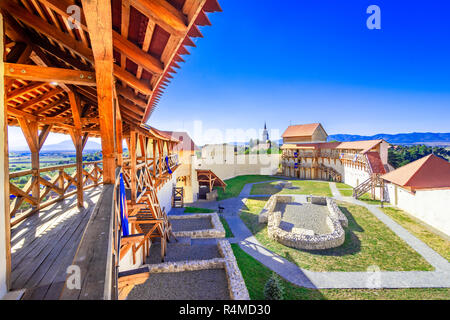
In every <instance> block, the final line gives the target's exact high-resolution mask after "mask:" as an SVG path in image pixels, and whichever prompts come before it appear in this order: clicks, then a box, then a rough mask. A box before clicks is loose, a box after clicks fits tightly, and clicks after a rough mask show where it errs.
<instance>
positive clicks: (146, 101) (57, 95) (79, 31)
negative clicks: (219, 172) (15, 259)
mask: <svg viewBox="0 0 450 320" xmlns="http://www.w3.org/2000/svg"><path fill="white" fill-rule="evenodd" d="M216 11H221V8H220V6H219V4H218V3H217V0H136V1H129V0H0V15H1V18H2V19H0V21H1V20H3V21H4V34H2V39H3V40H4V41H3V42H4V48H5V49H4V52H2V53H3V54H2V59H3V64H2V68H3V70H2V71H4V97H5V110H6V119H5V120H6V122H7V125H8V126H18V127H20V128H21V130H22V132H23V134H24V136H25V138H26V141H27V144H28V147H29V149H30V151H31V159H32V161H31V162H32V163H31V169H30V170H26V171H22V172H15V173H11V174H10V179H13V178H17V177H28V178H29V181H28V183H27V184H26V185H25V187H24V188H22V189H21V188H19V187H17V186H16V185H14V183H10V184H9V191H8V188H6V191H5V202H6V203H7V202H8V201H10V215H9V218H10V219H11V221H9V220H8V221H7V222H8V223H7V226H8V228H9V222H11V223H12V224H17V223H20V222H21V221H23V220H24V219H26V217H27V216H29V215H31V214H33V213H35V212H38V211H39V209H41V208H43V207H45V206H48V205H50V204H52V203H54V202H56V201H59V200H61V199H63V198H65V197H67V196H69V195H72V194H77V197H78V206H80V207H81V206H83V201H84V199H83V190H85V189H86V188H91V187H95V186H97V185H100V184H102V185H103V193H102V199H103V200H102V201H106V202H108V203H110V202H111V204H110V205H108V208H109V209H108V210H109V211H108V212H97V213H96V214H98V215H100V216H102V217H103V218H105V219H110V220H111V226H113V229H108V230H106V231H107V233H108V234H109V235H110V237H106V238H105V241H107V242H108V241H109V242H111V241H114V245H113V246H111V243H109V244H108V243H107V244H105V245H103V246H102V248H103V249H104V250H111V252H110V255H108V256H107V258H106V260H102V261H97V262H98V263H100V264H101V263H105V264H106V267H105V270H104V271H105V272H106V280H105V274H102V275H93V276H92V277H93V278H92V279H94V278H96V277H97V278H98V277H100V278H101V277H103V280H105V281H103V283H104V285H105V286H109V289H110V290H106V287H105V288H101V289H99V290H93V292H92V294H91V295H90V296H89V297H90V299H93V298H94V299H95V298H97V299H114V298H117V297H118V293H117V290H118V289H117V274H118V273H117V270H115V268H116V269H117V266H118V263H119V261H120V252H121V250H122V249H123V248H118V247H117V246H116V243H117V242H116V241H117V238H119V239H120V237H121V235H120V230H121V229H120V223H119V220H120V219H119V220H118V217H120V216H119V215H118V214H117V210H119V209H118V208H120V206H118V201H119V200H118V196H117V192H118V191H117V190H118V182H117V179H118V177H120V175H121V174H123V176H124V177H125V183H126V184H127V187H128V188H129V190H130V191H131V194H130V198H129V199H128V202H129V204H130V208H131V209H130V210H132V211H133V210H135V208H137V207H139V206H142V201H144V200H143V197H144V196H145V197H146V199H147V200H145V201H147V202H145V201H144V204H145V203H146V204H147V205H149V206H152V205H153V204H158V203H157V201H158V200H157V198H156V199H155V197H156V192H157V190H159V189H160V188H161V187H162V186H163V185H164V183H165V182H167V181H168V180H169V179H171V176H172V173H173V172H174V171H175V170H176V168H177V167H178V159H177V155H176V154H175V153H174V152H173V148H174V146H175V144H176V143H177V142H178V141H176V140H174V139H171V138H170V137H169V136H167V135H166V134H165V133H164V132H162V131H159V130H156V129H155V128H152V127H149V126H146V125H145V123H146V122H147V121H148V119H149V117H150V115H151V114H152V112H153V110H154V109H155V107H156V105H157V103H158V101H159V99H160V97H161V95H162V93H163V90H164V89H165V88H166V87H167V85H168V84H169V83H170V81H171V79H172V78H173V74H175V73H176V72H177V71H176V69H177V68H180V65H179V63H180V62H184V59H183V58H182V55H187V54H189V51H188V50H187V48H186V47H189V46H191V47H195V43H194V41H193V40H192V38H197V37H203V36H202V34H201V32H200V30H199V28H198V27H199V26H206V25H210V24H211V23H210V21H209V19H208V17H207V15H206V13H208V12H216ZM68 12H71V13H70V14H69V13H68ZM78 13H79V15H78ZM50 132H54V133H62V134H67V135H70V137H71V139H72V141H73V143H74V146H75V150H76V164H74V165H70V168H72V167H74V169H75V170H74V171H73V174H68V173H67V172H66V171H65V170H66V169H69V167H65V166H58V167H49V168H41V167H40V165H39V152H40V150H41V148H42V146H43V145H44V143H45V141H46V138H47V137H48V135H49V133H50ZM89 137H96V138H100V139H101V144H102V158H103V160H102V161H101V162H93V163H83V161H82V156H83V155H82V153H83V149H84V147H85V145H86V142H87V140H88V138H89ZM123 140H126V142H127V145H128V149H129V157H128V158H124V157H123V150H122V142H123ZM49 173H51V174H49ZM149 192H150V193H151V195H150V196H148V195H149ZM6 199H11V200H6ZM148 199H150V200H148ZM148 201H150V202H151V203H149V202H148ZM23 203H28V204H29V206H30V208H29V210H27V211H26V212H22V210H21V209H20V208H21V205H22V204H23ZM139 208H140V207H139ZM160 209H161V208H160ZM133 212H134V211H133ZM19 213H20V214H19ZM135 213H136V212H135ZM153 213H154V214H155V216H157V217H158V219H160V218H161V217H163V216H164V214H165V213H162V212H160V211H158V212H156V213H155V212H153ZM169 227H170V226H167V228H169ZM102 228H103V229H104V228H105V226H98V225H95V223H89V225H88V227H87V229H86V231H85V234H84V236H83V239H82V242H81V244H80V247H79V252H87V254H91V255H92V254H93V251H92V250H91V251H90V250H89V248H88V247H86V246H88V245H89V239H90V238H92V237H93V235H91V233H92V232H98V230H99V229H102ZM108 228H109V227H108ZM169 229H170V228H169ZM106 231H105V232H106ZM164 232H167V230H166V231H164ZM145 237H146V235H142V236H136V235H135V237H134V238H133V239H134V240H132V241H131V240H126V241H125V244H127V245H128V244H129V243H134V244H136V243H140V244H139V245H141V246H142V245H144V246H145V244H143V241H146V240H148V239H149V238H145ZM127 248H129V246H128V247H127ZM147 249H148V248H147ZM127 250H128V249H127ZM133 250H135V247H133ZM122 251H123V250H122ZM147 251H148V250H147ZM91 258H92V259H93V260H92V261H96V260H95V259H98V258H96V256H92V257H91ZM75 260H77V257H75ZM89 261H91V260H89ZM92 263H94V262H92ZM88 269H89V268H88ZM88 269H86V270H84V271H88ZM114 270H115V271H114ZM100 282H101V281H100ZM97 289H98V288H97ZM84 290H88V289H87V288H82V291H80V292H83V293H85V291H84ZM80 292H78V294H80ZM63 296H64V294H63V295H62V297H63ZM67 297H72V298H74V297H76V298H80V299H81V298H82V297H83V296H82V295H76V293H72V294H68V295H67Z"/></svg>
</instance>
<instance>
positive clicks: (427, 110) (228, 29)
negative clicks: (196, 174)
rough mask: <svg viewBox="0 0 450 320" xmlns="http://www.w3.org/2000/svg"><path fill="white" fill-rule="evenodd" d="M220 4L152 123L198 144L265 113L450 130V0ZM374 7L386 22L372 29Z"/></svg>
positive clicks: (380, 127) (353, 129) (381, 127)
mask: <svg viewBox="0 0 450 320" xmlns="http://www.w3.org/2000/svg"><path fill="white" fill-rule="evenodd" d="M219 2H220V4H221V6H222V9H223V12H222V13H215V14H210V15H209V17H210V20H211V22H212V24H213V25H212V26H211V27H203V28H202V32H203V34H204V36H205V37H204V38H198V39H196V40H195V42H196V44H197V48H189V51H190V52H191V55H189V56H184V58H185V60H186V63H182V64H181V69H180V70H179V71H178V73H177V74H176V75H175V78H174V79H173V81H172V83H171V84H170V85H169V87H168V88H167V89H166V92H165V94H164V95H163V97H162V99H161V100H160V102H159V104H158V107H157V109H156V110H155V111H154V113H153V114H152V116H151V118H150V120H149V123H150V124H151V125H153V126H155V127H157V128H160V129H163V130H187V131H189V132H190V133H191V135H194V136H195V137H194V139H195V140H197V141H196V142H197V143H199V144H203V143H206V142H214V141H210V140H208V141H206V140H205V136H208V135H209V136H212V137H213V138H212V140H214V139H216V140H217V141H216V142H220V141H219V140H220V134H219V135H218V137H217V138H215V137H214V135H212V134H205V130H207V129H216V131H217V130H219V131H220V132H222V133H224V132H225V130H226V129H242V130H247V129H254V130H256V129H261V128H262V126H263V124H264V121H267V125H268V127H269V129H273V130H275V132H273V134H272V135H276V134H277V132H276V131H278V133H282V132H283V130H284V129H285V128H286V127H287V126H288V125H289V124H290V123H292V124H298V123H309V122H321V123H322V124H323V125H324V127H325V130H327V132H328V133H329V134H334V133H350V134H363V135H366V134H376V133H400V132H414V131H415V132H425V131H432V132H450V125H449V123H450V121H449V119H450V41H449V39H450V19H449V18H448V15H449V12H450V1H441V0H428V1H402V0H395V1H393V0H389V1H385V0H383V1H380V0H376V1H375V0H372V1H359V0H346V1H337V0H320V1H313V0H290V1H289V0H287V1H282V2H280V1H275V0H271V1H268V0H264V1H257V0H245V1H244V0H240V1H238V0H219ZM372 4H376V5H378V6H379V7H380V9H381V30H369V29H367V27H366V20H367V18H368V17H369V15H368V14H367V13H366V9H367V7H368V6H369V5H372ZM194 121H201V123H202V133H203V135H198V134H195V132H194V131H195V130H194ZM11 131H14V132H16V131H17V132H19V133H20V131H18V130H16V129H12V130H10V132H11ZM13 135H15V136H17V138H18V139H17V143H19V144H23V145H25V140H24V139H23V138H22V135H21V134H13ZM64 139H67V137H60V136H58V135H52V136H50V137H49V139H48V141H47V142H46V143H48V144H50V143H54V142H57V141H60V140H64ZM22 140H23V141H22ZM225 140H226V139H225ZM231 140H233V139H231Z"/></svg>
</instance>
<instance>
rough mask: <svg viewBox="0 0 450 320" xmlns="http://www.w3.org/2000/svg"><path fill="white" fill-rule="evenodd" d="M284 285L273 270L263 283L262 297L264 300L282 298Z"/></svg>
mask: <svg viewBox="0 0 450 320" xmlns="http://www.w3.org/2000/svg"><path fill="white" fill-rule="evenodd" d="M283 296H284V287H283V284H282V283H281V279H280V277H279V276H278V275H277V274H276V273H275V272H273V273H272V276H271V277H270V278H269V280H267V282H266V284H265V285H264V298H265V299H266V300H283Z"/></svg>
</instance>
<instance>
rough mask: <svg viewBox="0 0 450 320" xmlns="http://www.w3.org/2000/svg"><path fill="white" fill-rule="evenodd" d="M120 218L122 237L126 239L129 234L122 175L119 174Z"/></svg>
mask: <svg viewBox="0 0 450 320" xmlns="http://www.w3.org/2000/svg"><path fill="white" fill-rule="evenodd" d="M119 194H120V218H121V220H122V221H121V225H122V236H124V237H126V236H128V235H129V234H130V230H129V226H128V211H127V196H126V192H125V183H124V182H123V174H122V173H121V174H120V192H119Z"/></svg>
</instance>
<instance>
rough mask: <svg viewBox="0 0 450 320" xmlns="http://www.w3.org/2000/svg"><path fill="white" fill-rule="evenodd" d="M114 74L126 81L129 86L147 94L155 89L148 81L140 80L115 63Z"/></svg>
mask: <svg viewBox="0 0 450 320" xmlns="http://www.w3.org/2000/svg"><path fill="white" fill-rule="evenodd" d="M114 75H115V76H116V77H117V78H119V79H120V80H122V81H125V82H126V83H127V84H128V85H129V86H131V87H133V88H134V89H136V90H138V91H140V92H142V93H143V94H145V95H147V96H148V95H151V94H152V92H153V90H152V88H151V87H150V84H149V83H148V81H143V80H139V79H138V78H136V77H135V76H134V75H133V74H131V73H129V72H128V71H126V70H123V69H121V68H120V67H119V66H118V65H116V64H115V65H114Z"/></svg>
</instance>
